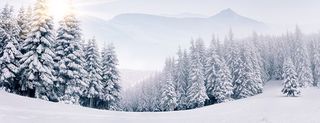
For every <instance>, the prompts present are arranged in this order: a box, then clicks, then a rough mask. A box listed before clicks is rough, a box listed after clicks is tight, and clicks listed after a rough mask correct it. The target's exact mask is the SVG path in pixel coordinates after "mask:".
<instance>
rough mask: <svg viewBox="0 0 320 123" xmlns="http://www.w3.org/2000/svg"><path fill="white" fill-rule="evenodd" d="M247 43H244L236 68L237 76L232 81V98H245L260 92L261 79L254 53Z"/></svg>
mask: <svg viewBox="0 0 320 123" xmlns="http://www.w3.org/2000/svg"><path fill="white" fill-rule="evenodd" d="M251 48H252V47H250V45H249V44H244V45H243V47H242V51H241V62H240V65H239V67H238V68H236V69H237V71H238V72H239V76H238V77H237V78H236V79H235V81H234V98H236V99H240V98H246V97H249V96H254V95H256V94H259V93H262V88H263V87H262V85H263V84H262V80H261V74H260V72H259V68H258V64H257V62H256V58H255V57H254V56H255V55H254V54H253V50H252V49H251Z"/></svg>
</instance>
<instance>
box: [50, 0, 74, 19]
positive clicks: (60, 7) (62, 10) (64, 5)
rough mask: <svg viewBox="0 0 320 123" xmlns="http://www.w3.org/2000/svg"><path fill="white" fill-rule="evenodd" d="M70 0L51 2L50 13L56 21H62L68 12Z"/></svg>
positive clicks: (52, 0)
mask: <svg viewBox="0 0 320 123" xmlns="http://www.w3.org/2000/svg"><path fill="white" fill-rule="evenodd" d="M68 4H70V3H68V0H49V13H50V15H51V16H53V17H54V19H56V20H60V19H62V18H63V16H64V15H65V14H66V13H67V12H68V9H69V5H68Z"/></svg>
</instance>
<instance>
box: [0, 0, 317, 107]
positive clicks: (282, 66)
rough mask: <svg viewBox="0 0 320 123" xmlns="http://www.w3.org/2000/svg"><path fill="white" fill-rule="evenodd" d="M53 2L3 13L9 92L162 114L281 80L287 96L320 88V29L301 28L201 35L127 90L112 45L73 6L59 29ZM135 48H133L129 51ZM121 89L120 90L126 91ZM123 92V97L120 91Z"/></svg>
mask: <svg viewBox="0 0 320 123" xmlns="http://www.w3.org/2000/svg"><path fill="white" fill-rule="evenodd" d="M46 2H47V1H46V0H37V2H36V4H35V6H34V9H31V8H28V9H24V8H21V9H20V10H19V12H18V13H17V15H15V13H14V11H13V8H12V7H10V6H9V5H6V6H5V7H4V8H3V9H2V11H1V14H0V68H1V74H0V87H1V88H4V89H5V90H6V91H8V92H11V93H16V94H19V95H23V96H29V97H34V98H40V99H44V100H49V101H54V102H63V103H67V104H76V105H82V106H86V107H91V108H98V109H107V110H119V111H133V112H160V111H175V110H187V109H194V108H199V107H203V106H207V105H212V104H216V103H223V102H227V101H232V100H236V99H242V98H246V97H250V96H254V95H257V94H260V93H263V86H264V84H265V83H266V82H267V81H269V80H271V79H276V80H283V85H284V87H283V90H279V93H281V91H282V93H284V94H285V95H288V96H298V95H299V94H300V93H301V92H300V88H305V87H310V86H320V42H319V41H320V34H314V35H304V34H303V33H302V32H301V31H300V29H299V27H298V26H297V27H296V30H295V31H293V32H287V33H286V34H283V35H281V36H268V35H258V34H257V33H253V35H252V36H251V37H248V38H244V39H241V40H239V39H235V38H234V36H233V32H232V30H230V32H229V34H228V35H227V36H226V37H225V39H224V40H220V39H219V38H218V37H214V36H213V39H212V41H211V43H210V44H209V45H206V44H205V43H204V41H203V40H202V39H201V38H198V39H196V40H192V41H191V46H190V48H189V49H181V48H179V50H178V52H177V56H176V57H169V58H167V60H166V62H165V67H164V68H163V70H162V71H161V72H159V73H157V74H156V75H154V76H152V77H150V78H149V79H146V80H144V81H143V82H141V83H140V84H138V85H136V86H134V87H132V88H130V89H128V90H126V91H125V92H122V91H121V87H120V84H119V83H120V80H121V79H120V76H119V71H118V69H117V65H118V60H117V56H116V54H115V47H114V46H113V45H112V44H109V45H108V46H104V48H103V49H102V50H101V52H100V51H99V50H98V48H97V46H96V41H95V39H90V40H88V41H87V42H86V43H85V42H84V41H83V39H82V35H81V29H80V26H79V24H80V22H79V21H78V20H77V19H76V16H75V14H74V13H72V11H70V12H68V14H67V15H66V16H65V17H64V19H63V20H61V21H60V23H59V27H58V28H57V29H55V28H54V24H53V21H52V18H51V17H50V16H49V14H48V13H47V11H48V10H47V3H46ZM128 50H130V49H128ZM120 92H121V93H122V94H121V93H120ZM121 95H122V96H121Z"/></svg>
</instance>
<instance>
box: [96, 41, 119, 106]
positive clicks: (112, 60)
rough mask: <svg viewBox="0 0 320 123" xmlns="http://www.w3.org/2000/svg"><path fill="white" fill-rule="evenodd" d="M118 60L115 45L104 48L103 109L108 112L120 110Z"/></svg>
mask: <svg viewBox="0 0 320 123" xmlns="http://www.w3.org/2000/svg"><path fill="white" fill-rule="evenodd" d="M117 65H118V58H117V56H116V53H115V47H114V46H113V44H109V45H108V46H107V47H104V48H103V49H102V52H101V66H102V74H101V76H102V86H103V88H102V93H103V94H102V95H101V96H102V97H101V99H102V100H103V106H104V107H103V108H106V109H108V110H119V109H120V106H119V104H120V99H121V97H120V90H121V87H120V83H119V82H120V75H119V70H118V68H117Z"/></svg>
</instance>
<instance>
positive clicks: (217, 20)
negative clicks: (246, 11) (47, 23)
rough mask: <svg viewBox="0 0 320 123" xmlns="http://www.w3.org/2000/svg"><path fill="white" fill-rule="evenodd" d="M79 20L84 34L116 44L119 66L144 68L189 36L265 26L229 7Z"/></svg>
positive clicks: (242, 33)
mask: <svg viewBox="0 0 320 123" xmlns="http://www.w3.org/2000/svg"><path fill="white" fill-rule="evenodd" d="M80 20H81V21H82V27H83V29H84V30H83V33H84V34H85V35H86V36H89V37H90V36H91V37H92V36H95V37H96V38H97V40H98V41H101V42H106V41H108V42H113V43H114V44H115V45H116V47H117V53H118V55H119V59H120V65H121V67H122V68H129V69H145V70H159V69H161V68H162V65H163V63H164V59H165V58H166V57H168V56H172V55H175V53H176V50H177V48H178V47H179V46H181V47H182V48H188V46H189V44H190V40H191V38H198V37H201V38H203V39H204V40H205V42H209V41H210V40H211V37H212V35H213V34H215V35H218V36H220V37H224V34H226V32H228V30H229V29H230V28H232V29H233V30H234V32H236V34H235V35H236V36H238V35H239V37H240V36H246V35H249V34H252V32H253V31H256V32H263V31H265V30H267V28H268V26H267V25H266V24H264V23H263V22H259V21H256V20H254V19H250V18H247V17H244V16H241V15H239V14H237V13H236V12H234V11H233V10H231V9H225V10H222V11H221V12H219V13H218V14H216V15H214V16H211V17H207V18H202V17H191V18H179V17H165V16H158V15H150V14H138V13H127V14H121V15H118V16H116V17H114V18H113V19H111V20H108V21H106V20H103V19H99V18H94V17H89V16H83V17H81V18H80ZM101 44H102V43H101Z"/></svg>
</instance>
